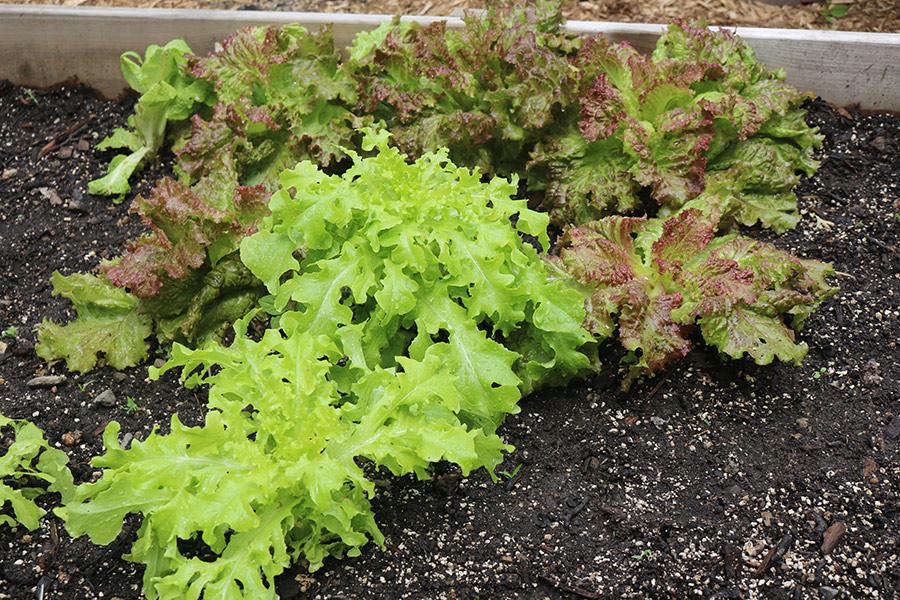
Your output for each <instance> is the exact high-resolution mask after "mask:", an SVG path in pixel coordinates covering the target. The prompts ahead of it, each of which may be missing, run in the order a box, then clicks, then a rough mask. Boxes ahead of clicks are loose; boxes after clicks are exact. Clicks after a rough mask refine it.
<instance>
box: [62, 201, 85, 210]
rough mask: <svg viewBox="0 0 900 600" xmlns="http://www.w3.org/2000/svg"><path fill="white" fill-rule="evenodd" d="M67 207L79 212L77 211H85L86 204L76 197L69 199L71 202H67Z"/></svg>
mask: <svg viewBox="0 0 900 600" xmlns="http://www.w3.org/2000/svg"><path fill="white" fill-rule="evenodd" d="M66 208H67V209H69V210H71V211H72V212H77V213H81V212H85V211H84V204H82V203H81V202H79V201H78V200H76V199H74V198H72V199H71V200H69V203H68V204H66Z"/></svg>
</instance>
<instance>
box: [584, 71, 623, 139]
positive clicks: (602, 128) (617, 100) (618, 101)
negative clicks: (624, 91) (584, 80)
mask: <svg viewBox="0 0 900 600" xmlns="http://www.w3.org/2000/svg"><path fill="white" fill-rule="evenodd" d="M624 117H625V110H624V109H623V107H622V96H621V95H620V94H619V92H618V90H616V88H614V87H613V86H611V85H610V84H609V81H608V80H607V78H606V75H604V74H603V73H601V74H600V75H598V76H597V80H596V81H595V82H594V85H592V86H591V89H590V91H588V93H587V95H586V96H584V97H583V98H582V100H581V120H580V121H579V123H578V126H579V129H580V130H581V135H583V136H584V138H585V139H586V140H588V141H591V142H595V141H597V140H598V139H606V138H608V137H609V136H611V135H612V134H613V133H615V132H616V130H617V129H618V128H619V123H620V122H621V120H622V119H623V118H624Z"/></svg>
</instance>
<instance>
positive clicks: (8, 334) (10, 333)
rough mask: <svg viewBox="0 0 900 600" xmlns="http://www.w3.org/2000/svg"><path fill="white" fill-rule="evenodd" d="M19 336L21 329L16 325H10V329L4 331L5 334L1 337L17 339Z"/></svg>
mask: <svg viewBox="0 0 900 600" xmlns="http://www.w3.org/2000/svg"><path fill="white" fill-rule="evenodd" d="M18 335H19V328H18V327H16V326H15V325H10V326H9V327H7V328H6V329H4V330H3V334H2V335H0V337H5V338H13V339H15V338H16V337H18Z"/></svg>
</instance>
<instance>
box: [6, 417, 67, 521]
mask: <svg viewBox="0 0 900 600" xmlns="http://www.w3.org/2000/svg"><path fill="white" fill-rule="evenodd" d="M7 427H8V428H11V429H12V433H13V439H12V441H11V443H10V444H9V446H8V447H6V448H5V452H4V453H3V454H2V455H0V510H3V511H6V510H9V511H10V512H11V513H12V514H11V515H10V514H6V513H5V512H0V526H2V525H8V526H10V527H15V526H16V524H17V523H21V524H22V525H23V526H24V527H25V528H26V529H28V530H29V531H34V530H35V529H37V528H38V526H39V525H40V520H41V517H43V516H44V514H45V512H46V511H44V509H42V508H41V507H39V506H38V505H37V504H35V502H34V501H35V499H36V498H37V497H38V496H41V495H42V494H45V493H47V492H50V493H53V492H57V493H59V494H60V496H61V498H62V501H63V502H68V501H69V500H70V499H71V497H72V494H73V492H74V485H73V483H72V473H71V472H70V471H69V468H68V467H67V466H66V465H67V463H68V462H69V458H68V457H67V456H66V454H65V452H63V451H62V450H57V449H56V448H53V447H51V446H50V445H49V444H48V443H47V441H46V440H45V439H44V434H43V432H42V431H41V430H40V429H39V428H38V427H37V426H36V425H34V424H33V423H30V422H28V421H24V420H16V419H9V418H7V417H5V416H3V415H0V429H6V428H7ZM37 482H42V483H43V484H48V485H47V487H46V488H43V487H37V486H36V485H35V484H36V483H37Z"/></svg>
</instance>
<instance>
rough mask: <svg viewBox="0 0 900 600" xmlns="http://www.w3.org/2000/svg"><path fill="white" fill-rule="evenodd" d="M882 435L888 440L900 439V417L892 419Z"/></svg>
mask: <svg viewBox="0 0 900 600" xmlns="http://www.w3.org/2000/svg"><path fill="white" fill-rule="evenodd" d="M884 435H885V436H886V437H887V439H889V440H896V439H897V438H898V437H900V415H897V416H896V417H894V420H893V421H891V422H890V423H889V424H888V426H887V429H885V430H884Z"/></svg>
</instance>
